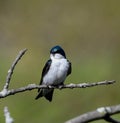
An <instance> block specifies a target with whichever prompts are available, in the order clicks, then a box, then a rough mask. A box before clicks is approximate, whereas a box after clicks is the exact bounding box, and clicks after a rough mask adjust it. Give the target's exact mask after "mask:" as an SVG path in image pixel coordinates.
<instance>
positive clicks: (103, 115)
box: [65, 105, 120, 123]
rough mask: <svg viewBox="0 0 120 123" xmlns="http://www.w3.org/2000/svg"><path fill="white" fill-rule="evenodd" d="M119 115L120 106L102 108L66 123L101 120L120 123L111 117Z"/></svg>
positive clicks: (84, 122)
mask: <svg viewBox="0 0 120 123" xmlns="http://www.w3.org/2000/svg"><path fill="white" fill-rule="evenodd" d="M117 113H120V105H116V106H110V107H101V108H98V109H96V110H95V111H91V112H88V113H85V114H83V115H80V116H78V117H75V118H73V119H71V120H69V121H66V122H65V123H87V122H90V121H94V120H100V119H104V120H106V121H109V122H112V123H120V122H119V121H117V120H114V119H113V118H111V117H110V116H111V115H113V114H117Z"/></svg>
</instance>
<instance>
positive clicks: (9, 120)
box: [4, 107, 14, 123]
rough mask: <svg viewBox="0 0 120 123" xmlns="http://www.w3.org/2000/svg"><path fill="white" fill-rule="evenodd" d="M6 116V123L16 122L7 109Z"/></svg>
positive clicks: (5, 109)
mask: <svg viewBox="0 0 120 123" xmlns="http://www.w3.org/2000/svg"><path fill="white" fill-rule="evenodd" d="M4 115H5V123H13V122H14V120H13V118H12V117H11V116H10V113H9V111H8V108H7V107H5V108H4Z"/></svg>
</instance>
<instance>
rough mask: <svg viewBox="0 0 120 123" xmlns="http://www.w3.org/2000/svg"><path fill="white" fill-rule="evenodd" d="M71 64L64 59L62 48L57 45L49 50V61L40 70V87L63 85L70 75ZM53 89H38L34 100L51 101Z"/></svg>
mask: <svg viewBox="0 0 120 123" xmlns="http://www.w3.org/2000/svg"><path fill="white" fill-rule="evenodd" d="M71 71H72V67H71V62H70V61H69V60H68V59H67V58H66V54H65V52H64V50H63V48H62V47H61V46H59V45H57V46H54V47H52V48H51V50H50V59H49V60H48V61H47V62H46V64H45V66H44V67H43V70H42V75H41V79H40V85H51V86H59V85H64V81H65V79H66V77H67V76H68V75H70V74H71ZM53 92H54V89H52V88H51V89H45V88H44V89H40V88H39V89H38V95H37V96H36V98H35V99H36V100H37V99H39V98H41V97H45V98H46V99H47V100H48V101H49V102H51V101H52V97H53Z"/></svg>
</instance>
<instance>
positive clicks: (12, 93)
mask: <svg viewBox="0 0 120 123" xmlns="http://www.w3.org/2000/svg"><path fill="white" fill-rule="evenodd" d="M113 83H115V80H111V81H107V80H105V81H101V82H93V83H81V84H72V83H71V84H68V85H60V86H50V85H36V84H29V85H28V86H25V87H21V88H18V89H11V90H8V91H7V92H6V93H5V94H2V92H0V98H4V97H6V96H9V95H14V94H17V93H20V92H24V91H29V90H33V89H38V88H49V89H51V88H53V89H65V88H70V89H73V88H86V87H93V86H99V85H109V84H113Z"/></svg>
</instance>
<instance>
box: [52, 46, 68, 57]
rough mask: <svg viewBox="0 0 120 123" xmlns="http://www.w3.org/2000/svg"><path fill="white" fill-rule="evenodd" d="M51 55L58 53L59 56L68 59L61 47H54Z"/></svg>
mask: <svg viewBox="0 0 120 123" xmlns="http://www.w3.org/2000/svg"><path fill="white" fill-rule="evenodd" d="M50 53H51V54H55V53H58V54H61V55H62V56H64V57H65V58H66V55H65V52H64V50H63V49H62V48H61V47H60V46H58V45H57V46H54V47H53V48H52V49H51V50H50Z"/></svg>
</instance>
